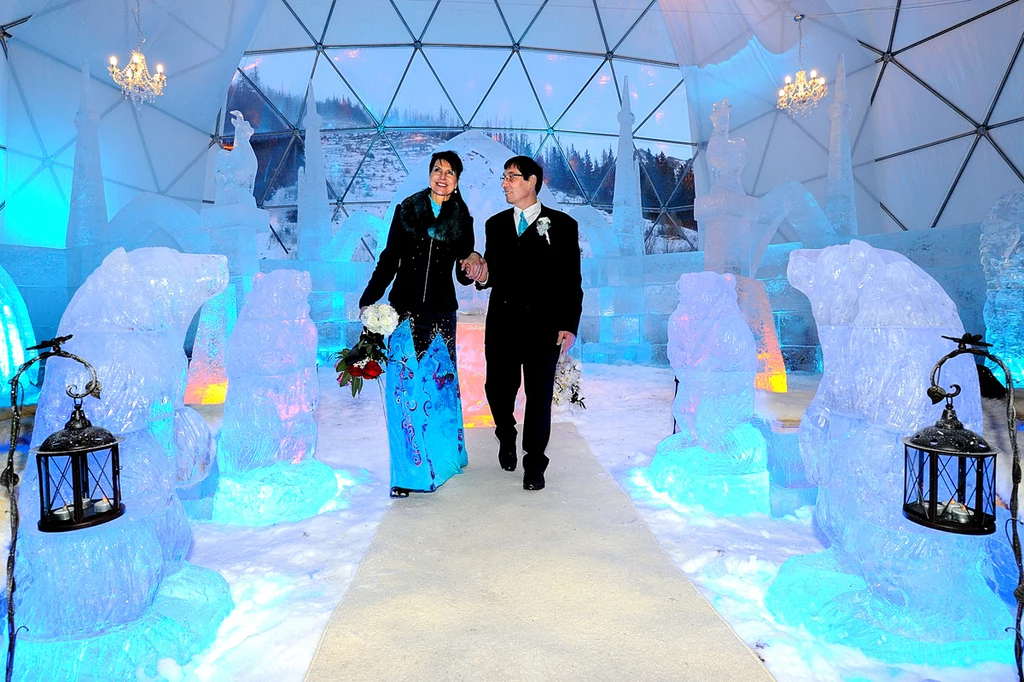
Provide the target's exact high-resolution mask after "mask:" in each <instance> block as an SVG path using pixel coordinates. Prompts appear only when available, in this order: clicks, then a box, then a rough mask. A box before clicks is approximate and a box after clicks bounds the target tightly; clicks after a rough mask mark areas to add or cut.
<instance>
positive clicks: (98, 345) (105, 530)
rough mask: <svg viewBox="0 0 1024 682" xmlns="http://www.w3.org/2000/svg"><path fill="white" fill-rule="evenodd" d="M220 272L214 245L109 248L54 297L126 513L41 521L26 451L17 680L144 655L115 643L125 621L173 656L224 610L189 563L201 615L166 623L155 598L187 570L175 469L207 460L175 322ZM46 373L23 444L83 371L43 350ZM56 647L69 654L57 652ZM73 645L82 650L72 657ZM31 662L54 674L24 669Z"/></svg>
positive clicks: (184, 321) (39, 431)
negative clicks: (60, 297) (53, 526)
mask: <svg viewBox="0 0 1024 682" xmlns="http://www.w3.org/2000/svg"><path fill="white" fill-rule="evenodd" d="M226 282H227V268H226V263H225V261H224V258H223V257H221V256H196V255H186V254H181V253H178V252H177V251H173V250H171V249H166V248H147V249H139V250H137V251H133V252H131V253H125V251H124V250H123V249H118V250H116V251H114V252H113V253H111V254H110V255H109V256H107V258H106V259H105V260H104V261H103V264H102V266H101V267H100V268H99V269H98V270H97V271H96V272H94V273H92V274H91V275H90V276H89V277H88V279H87V280H86V281H85V283H84V284H83V285H82V287H81V288H80V289H79V290H78V292H77V293H76V294H75V297H74V298H73V299H72V301H71V303H70V304H69V305H68V308H67V310H66V311H65V313H64V316H63V318H62V319H61V323H60V327H59V333H60V334H61V335H65V334H69V333H73V334H74V338H72V339H71V340H70V341H68V342H67V343H65V344H64V348H65V349H66V350H68V351H69V352H72V353H75V354H76V355H79V356H80V357H83V358H85V359H86V360H88V361H89V362H90V363H91V364H92V365H93V366H94V367H95V369H96V373H97V376H98V378H99V380H100V382H102V399H100V400H93V399H91V398H90V399H87V400H86V402H85V405H84V406H85V411H86V413H87V415H88V416H89V419H90V420H91V421H92V422H93V424H95V425H97V426H102V427H104V428H107V429H109V430H110V431H112V432H113V433H114V434H116V435H120V436H123V438H124V441H123V442H122V443H121V446H120V450H121V467H122V468H121V491H122V499H123V500H124V504H125V507H126V509H127V511H126V513H125V514H124V515H123V516H121V517H120V518H118V519H116V520H114V521H110V522H108V523H105V524H102V525H100V526H95V527H92V528H87V529H83V530H77V531H72V532H67V533H41V532H39V531H38V530H37V528H36V524H37V522H38V520H39V506H38V504H34V503H32V501H33V500H37V499H38V495H39V485H40V482H39V480H38V473H37V469H36V467H35V466H33V465H32V464H31V463H30V464H29V466H27V467H26V469H25V473H24V481H23V483H22V490H21V499H22V501H23V504H22V505H21V511H22V525H21V535H20V537H19V545H18V548H19V559H18V564H17V581H18V589H17V591H16V593H15V597H16V599H17V613H18V616H17V624H18V625H19V626H24V627H25V628H26V629H27V631H26V632H24V633H22V635H21V636H20V640H23V642H24V643H23V644H22V643H19V646H18V652H17V653H18V656H19V657H20V656H22V655H25V656H36V657H37V658H35V659H25V660H26V666H28V665H31V666H36V665H38V666H39V667H38V668H34V667H33V668H31V669H30V670H31V673H26V675H28V677H26V679H75V678H76V675H75V674H73V672H69V671H74V670H92V669H93V668H92V667H91V666H94V665H95V666H96V668H95V669H97V670H108V669H114V670H119V669H122V668H124V666H130V665H131V661H136V660H138V661H140V662H141V661H143V660H147V661H148V660H149V658H148V657H149V656H150V652H144V651H138V652H136V651H130V650H128V651H126V650H125V640H124V633H126V632H131V633H133V634H132V635H131V636H130V637H135V638H136V641H147V642H152V643H153V644H152V654H153V655H157V654H160V653H161V652H162V651H166V652H167V655H168V656H171V657H176V660H178V661H179V663H184V662H186V661H187V659H188V658H189V657H190V656H191V655H192V654H193V653H194V652H195V651H196V650H197V648H196V647H197V646H202V642H203V641H208V640H209V639H210V638H212V636H213V635H214V633H215V632H216V630H217V627H218V626H219V624H220V619H222V618H223V616H224V614H225V613H226V612H227V610H229V609H230V598H228V600H227V601H226V602H225V601H224V600H223V599H221V598H220V597H216V598H214V599H213V602H216V606H215V607H213V608H212V609H210V610H202V609H203V608H205V607H204V606H203V604H205V603H208V602H206V601H205V600H206V598H207V596H208V595H209V594H212V593H216V592H218V591H221V592H224V593H226V587H225V586H224V585H223V581H222V580H220V578H219V576H216V575H215V574H212V575H211V574H210V573H209V572H205V571H199V572H198V573H197V574H196V575H201V577H200V578H198V579H197V580H196V581H195V585H196V586H197V590H198V591H197V597H196V601H195V607H196V609H197V611H199V612H200V613H201V614H202V616H209V618H210V620H201V618H199V617H197V618H196V620H194V621H189V622H185V621H179V622H178V623H177V624H175V623H173V622H171V621H169V620H166V619H164V618H163V617H162V616H160V615H159V612H158V610H157V609H158V607H157V605H156V604H157V601H159V599H160V595H162V594H167V590H171V591H173V590H174V589H175V588H174V584H175V581H177V580H178V579H179V578H174V576H176V575H177V574H178V573H179V572H180V571H182V570H190V569H188V568H187V564H185V563H184V557H185V555H186V553H187V552H188V549H189V546H190V544H191V538H192V534H191V529H190V527H189V524H188V521H187V519H186V518H185V513H184V510H183V508H182V505H181V501H180V500H179V499H178V496H177V494H176V492H175V487H176V486H177V485H179V484H188V483H189V482H190V481H187V480H186V481H182V480H181V478H180V477H181V476H186V477H192V478H193V479H194V478H195V477H197V476H200V475H203V472H205V471H206V470H207V469H208V464H209V461H210V460H209V457H210V451H209V431H208V429H206V425H205V423H204V422H202V419H201V418H199V417H198V415H196V414H195V413H194V412H192V411H191V410H190V409H189V408H187V407H185V406H184V404H183V403H182V396H183V394H184V388H185V386H184V382H185V354H184V352H183V351H182V346H183V343H184V338H185V332H186V330H187V329H188V326H189V323H190V322H191V320H192V318H193V316H194V314H195V312H196V310H197V309H198V308H199V306H200V305H201V304H202V303H203V302H204V301H206V300H207V299H208V298H209V297H211V296H213V295H215V294H216V293H217V292H219V291H220V290H221V289H223V287H224V285H225V284H226ZM46 371H47V381H46V383H45V384H44V386H43V390H42V393H41V395H40V401H39V407H38V409H37V411H36V418H35V426H34V431H33V445H38V444H39V443H40V442H42V440H43V439H44V438H45V437H46V436H47V435H49V434H51V433H53V432H54V431H57V430H59V429H61V428H63V426H64V423H65V421H66V420H67V417H68V415H69V414H70V412H71V399H70V398H69V397H68V396H67V395H66V394H65V393H64V388H65V387H66V386H68V385H72V384H74V385H77V386H84V385H85V382H86V381H87V380H88V375H87V373H86V371H85V369H84V368H83V367H81V365H79V364H78V363H74V362H70V361H67V360H64V359H63V358H51V359H50V360H49V361H48V362H47V367H46ZM172 579H173V580H172ZM181 579H182V580H184V579H185V578H184V577H181ZM169 580H171V582H170V583H169V582H168V581H169ZM189 580H191V579H190V578H189ZM200 588H201V589H200ZM222 588H225V589H222ZM182 598H187V597H185V596H183V597H182ZM187 611H188V609H187V608H186V609H183V610H182V612H187ZM182 618H184V616H183V617H182ZM165 626H166V627H170V628H179V629H180V633H179V635H180V637H179V635H174V636H173V637H171V638H170V639H166V640H165V639H161V637H163V636H162V635H159V634H157V630H160V629H161V628H164V627H165ZM112 628H117V629H116V630H115V631H113V632H112V631H111V629H112ZM175 642H178V644H176V643H175ZM182 643H183V644H182ZM197 643H198V644H197ZM179 644H180V646H179ZM57 651H63V652H67V653H69V656H68V657H67V658H66V659H64V660H61V659H58V658H57V657H56V656H55V655H54V652H57ZM32 652H36V653H35V654H33V653H32ZM46 652H49V653H46ZM74 652H78V653H74ZM84 652H89V655H90V656H91V657H92V658H90V659H88V660H86V659H83V658H82V656H84ZM72 654H73V655H72ZM178 656H180V658H179V657H178ZM44 659H45V660H44ZM153 660H155V659H153ZM147 665H148V664H147ZM131 669H134V667H132V668H131ZM36 670H60V671H63V672H61V673H60V674H56V673H55V674H54V675H52V676H48V675H42V676H38V677H37V676H35V675H36Z"/></svg>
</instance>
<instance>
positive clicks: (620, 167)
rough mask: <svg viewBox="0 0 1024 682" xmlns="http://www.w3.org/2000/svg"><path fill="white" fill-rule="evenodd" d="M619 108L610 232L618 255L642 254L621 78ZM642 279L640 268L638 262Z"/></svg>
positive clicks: (625, 85) (629, 120)
mask: <svg viewBox="0 0 1024 682" xmlns="http://www.w3.org/2000/svg"><path fill="white" fill-rule="evenodd" d="M622 92H623V93H624V95H623V97H622V108H621V110H620V111H619V116H618V119H619V148H618V155H617V156H616V157H615V192H614V194H613V199H612V233H613V234H614V235H615V240H616V242H617V244H616V245H617V247H618V249H617V251H618V254H617V255H621V256H642V255H644V220H643V215H642V213H641V210H640V209H641V206H640V166H639V164H637V160H636V153H635V151H634V150H633V123H634V122H635V121H636V117H635V116H633V112H632V111H630V110H629V101H630V99H631V95H630V92H629V80H628V79H627V78H623V79H622ZM640 275H641V280H642V276H643V267H642V261H641V268H640Z"/></svg>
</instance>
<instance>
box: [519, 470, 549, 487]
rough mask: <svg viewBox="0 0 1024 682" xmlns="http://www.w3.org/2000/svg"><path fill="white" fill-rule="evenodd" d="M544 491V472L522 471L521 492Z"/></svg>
mask: <svg viewBox="0 0 1024 682" xmlns="http://www.w3.org/2000/svg"><path fill="white" fill-rule="evenodd" d="M543 489H544V472H543V471H524V472H523V490H543Z"/></svg>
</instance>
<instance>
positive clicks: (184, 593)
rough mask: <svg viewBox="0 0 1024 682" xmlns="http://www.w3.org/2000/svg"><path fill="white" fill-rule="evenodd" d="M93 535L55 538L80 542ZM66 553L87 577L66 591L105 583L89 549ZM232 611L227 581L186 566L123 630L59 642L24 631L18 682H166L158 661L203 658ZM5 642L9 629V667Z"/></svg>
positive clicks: (1, 648)
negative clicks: (201, 653) (159, 681)
mask: <svg viewBox="0 0 1024 682" xmlns="http://www.w3.org/2000/svg"><path fill="white" fill-rule="evenodd" d="M87 532H88V531H75V532H74V533H67V534H59V535H54V536H52V537H53V538H58V537H59V538H61V540H62V539H64V538H68V539H73V538H74V537H76V536H78V535H79V534H80V533H87ZM61 540H58V543H60V542H61ZM61 548H62V549H65V550H68V551H69V554H66V555H64V563H65V565H67V564H79V562H78V561H77V559H76V560H75V561H70V560H69V559H68V558H69V557H83V556H84V558H85V561H84V562H83V563H82V564H81V565H82V570H81V571H79V570H75V571H74V576H72V575H68V576H67V580H68V582H66V583H65V589H77V585H79V584H81V583H74V582H71V581H72V580H75V579H76V577H77V579H79V580H83V581H92V580H95V579H96V578H97V574H99V577H100V578H102V577H103V576H102V574H101V573H100V572H101V571H103V570H105V568H106V567H105V566H102V565H97V564H96V563H95V562H94V561H91V560H90V558H89V557H88V556H87V555H83V554H82V552H87V551H89V549H90V548H89V547H88V546H83V545H62V547H61ZM73 552H78V553H77V554H75V553H73ZM19 560H20V559H19ZM40 568H41V569H44V568H47V567H45V566H40ZM143 577H145V576H143ZM72 586H74V587H72ZM19 587H20V585H19ZM138 587H141V588H144V589H145V587H146V585H145V583H142V584H141V585H139V586H138ZM233 607H234V604H233V602H232V599H231V591H230V588H229V587H228V584H227V582H226V581H225V580H224V578H222V577H221V576H220V574H218V573H216V572H214V571H211V570H209V569H206V568H201V567H199V566H193V565H191V564H188V563H186V564H184V565H183V566H182V568H181V570H179V571H177V572H176V573H174V574H173V575H170V576H168V577H167V578H166V579H164V580H163V581H162V582H161V583H160V586H159V588H157V589H156V592H155V596H154V597H153V606H152V607H151V608H150V609H149V610H148V611H147V612H146V613H145V614H143V615H142V617H141V618H139V619H138V620H137V621H134V622H132V623H129V624H128V625H126V626H124V627H119V628H114V629H110V630H106V631H103V632H100V633H98V634H96V635H95V636H93V637H85V638H73V639H65V638H61V639H56V640H47V639H43V640H39V639H36V638H35V637H34V633H32V632H26V631H22V632H21V633H20V634H19V636H18V644H17V648H16V650H15V661H14V671H15V675H14V679H15V680H19V681H24V682H36V681H37V680H100V679H102V680H136V679H139V680H146V679H151V680H155V679H162V678H160V677H159V676H158V674H157V663H158V661H160V660H161V659H168V658H169V659H173V660H174V661H176V662H178V663H184V662H186V661H188V660H190V659H191V658H192V656H193V655H194V654H195V653H196V652H198V651H202V650H203V649H206V648H207V647H209V646H210V645H211V644H212V643H213V641H214V639H215V638H216V635H217V627H218V625H219V624H220V622H221V621H223V620H224V618H225V617H226V616H227V615H228V614H229V613H230V612H231V610H232V608H233ZM6 634H7V633H6V628H4V629H3V641H2V643H0V655H2V656H3V657H4V658H5V659H6V656H7V646H6V645H7V636H6Z"/></svg>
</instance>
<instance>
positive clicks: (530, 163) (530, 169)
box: [505, 156, 544, 194]
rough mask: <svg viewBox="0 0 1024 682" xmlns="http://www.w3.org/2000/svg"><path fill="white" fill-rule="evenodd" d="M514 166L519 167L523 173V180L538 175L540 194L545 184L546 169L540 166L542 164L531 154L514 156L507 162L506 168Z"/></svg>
mask: <svg viewBox="0 0 1024 682" xmlns="http://www.w3.org/2000/svg"><path fill="white" fill-rule="evenodd" d="M512 166H515V167H516V168H518V169H519V172H520V173H522V174H523V180H527V179H529V178H531V177H533V176H537V185H536V190H537V192H538V194H539V193H540V190H541V188H542V187H543V186H544V169H543V168H541V167H540V164H539V163H537V162H536V161H534V160H533V159H531V158H530V157H529V156H513V157H512V158H511V159H509V160H508V161H506V162H505V170H508V169H509V168H511V167H512Z"/></svg>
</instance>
